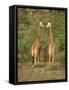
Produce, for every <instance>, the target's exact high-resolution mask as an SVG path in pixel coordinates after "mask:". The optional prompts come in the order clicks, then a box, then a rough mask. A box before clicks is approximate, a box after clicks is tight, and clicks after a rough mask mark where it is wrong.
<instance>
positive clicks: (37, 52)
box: [31, 21, 44, 65]
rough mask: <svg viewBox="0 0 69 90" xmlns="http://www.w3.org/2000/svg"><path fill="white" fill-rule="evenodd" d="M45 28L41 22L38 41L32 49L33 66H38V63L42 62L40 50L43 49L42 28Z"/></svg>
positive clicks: (36, 40)
mask: <svg viewBox="0 0 69 90" xmlns="http://www.w3.org/2000/svg"><path fill="white" fill-rule="evenodd" d="M41 27H44V25H43V23H42V22H41V21H40V23H39V28H38V30H37V36H36V39H35V41H34V43H33V45H32V47H31V55H32V64H35V65H36V64H37V62H39V61H40V49H41V43H40V28H41Z"/></svg>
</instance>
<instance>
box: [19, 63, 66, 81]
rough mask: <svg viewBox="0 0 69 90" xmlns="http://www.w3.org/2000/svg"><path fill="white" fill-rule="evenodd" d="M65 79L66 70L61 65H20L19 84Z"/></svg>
mask: <svg viewBox="0 0 69 90" xmlns="http://www.w3.org/2000/svg"><path fill="white" fill-rule="evenodd" d="M59 79H65V68H64V67H62V65H61V64H60V63H55V64H50V65H49V64H48V63H40V64H38V65H36V66H33V67H32V64H30V63H18V82H25V81H41V80H59Z"/></svg>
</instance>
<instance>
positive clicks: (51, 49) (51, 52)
mask: <svg viewBox="0 0 69 90" xmlns="http://www.w3.org/2000/svg"><path fill="white" fill-rule="evenodd" d="M46 27H47V28H49V30H50V32H49V34H50V36H49V46H48V55H49V64H50V63H54V61H55V54H56V42H55V37H54V35H53V32H52V24H51V22H48V23H47V25H46Z"/></svg>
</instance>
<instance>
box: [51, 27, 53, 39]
mask: <svg viewBox="0 0 69 90" xmlns="http://www.w3.org/2000/svg"><path fill="white" fill-rule="evenodd" d="M50 40H53V33H52V29H51V27H50Z"/></svg>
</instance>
